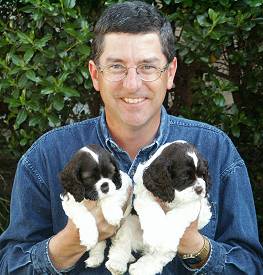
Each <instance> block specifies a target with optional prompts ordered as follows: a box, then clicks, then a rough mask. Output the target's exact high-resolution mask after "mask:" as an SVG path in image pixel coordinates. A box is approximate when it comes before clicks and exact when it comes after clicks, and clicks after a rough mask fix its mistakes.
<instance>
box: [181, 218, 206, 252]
mask: <svg viewBox="0 0 263 275" xmlns="http://www.w3.org/2000/svg"><path fill="white" fill-rule="evenodd" d="M197 225H198V222H197V220H195V221H194V222H192V223H191V224H190V226H189V227H187V229H186V230H185V232H184V235H183V236H182V238H181V240H180V243H179V246H178V253H179V254H186V253H187V254H188V253H197V252H198V251H200V250H201V249H202V247H203V245H204V238H203V236H202V235H201V234H200V233H199V231H198V227H197Z"/></svg>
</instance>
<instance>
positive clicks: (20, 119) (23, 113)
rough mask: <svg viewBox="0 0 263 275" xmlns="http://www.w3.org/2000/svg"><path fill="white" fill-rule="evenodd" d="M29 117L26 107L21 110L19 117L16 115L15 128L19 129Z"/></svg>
mask: <svg viewBox="0 0 263 275" xmlns="http://www.w3.org/2000/svg"><path fill="white" fill-rule="evenodd" d="M26 119H27V111H26V110H25V109H22V110H20V111H19V113H18V115H17V117H16V122H15V125H14V127H15V129H18V128H19V126H20V125H21V124H22V123H23V122H24V121H25V120H26Z"/></svg>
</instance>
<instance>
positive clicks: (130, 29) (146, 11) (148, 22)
mask: <svg viewBox="0 0 263 275" xmlns="http://www.w3.org/2000/svg"><path fill="white" fill-rule="evenodd" d="M118 32H119V33H131V34H146V33H157V34H158V36H159V38H160V43H161V46H162V52H163V54H164V55H165V57H166V59H167V61H168V62H171V61H172V60H173V58H174V56H175V38H174V34H173V30H172V27H171V24H170V22H169V21H168V20H167V19H166V18H165V17H164V16H162V15H161V14H160V12H159V11H158V10H157V9H156V8H155V7H154V6H151V5H149V4H147V3H144V2H141V1H127V2H124V3H118V4H113V5H112V6H110V7H109V8H107V9H106V10H105V11H104V12H103V14H102V15H101V17H100V18H99V20H98V22H97V23H96V25H95V28H94V34H95V37H94V40H93V41H92V59H93V60H94V61H95V63H97V62H98V59H99V57H100V56H101V54H102V52H103V46H104V43H103V42H104V36H105V34H107V33H118Z"/></svg>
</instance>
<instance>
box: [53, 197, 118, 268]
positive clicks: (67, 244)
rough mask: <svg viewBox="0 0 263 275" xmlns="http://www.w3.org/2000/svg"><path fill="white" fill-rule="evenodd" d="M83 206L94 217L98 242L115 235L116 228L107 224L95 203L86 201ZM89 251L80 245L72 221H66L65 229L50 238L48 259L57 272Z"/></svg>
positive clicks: (76, 230)
mask: <svg viewBox="0 0 263 275" xmlns="http://www.w3.org/2000/svg"><path fill="white" fill-rule="evenodd" d="M85 206H86V207H87V209H88V210H89V211H90V212H91V213H92V215H93V216H94V217H95V220H96V224H97V227H98V231H99V241H102V240H105V239H107V238H109V237H111V236H112V235H114V234H115V232H116V230H117V227H115V226H112V225H110V224H108V223H107V221H106V220H105V219H104V217H103V214H102V210H101V208H100V207H98V205H97V202H96V201H86V202H85ZM89 249H90V248H87V247H85V246H83V245H81V244H80V238H79V230H78V228H77V227H76V226H75V224H74V223H73V221H72V220H71V219H68V223H67V225H66V226H65V228H64V229H63V230H61V231H60V232H59V233H57V234H56V235H55V236H54V237H53V238H51V240H50V242H49V257H50V260H51V261H52V264H53V265H54V266H55V267H56V268H57V269H58V270H61V269H66V268H69V267H71V266H73V265H74V264H75V263H76V262H77V261H78V260H79V259H80V257H81V256H82V255H83V254H84V253H85V252H86V251H87V250H89Z"/></svg>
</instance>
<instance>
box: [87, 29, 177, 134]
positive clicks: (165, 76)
mask: <svg viewBox="0 0 263 275" xmlns="http://www.w3.org/2000/svg"><path fill="white" fill-rule="evenodd" d="M113 64H116V65H118V64H121V65H124V66H126V67H128V68H130V69H129V70H128V74H127V76H126V78H124V79H123V80H121V81H118V82H110V81H109V80H107V79H105V78H104V77H103V73H101V72H99V70H98V69H97V68H96V66H95V64H94V62H93V61H90V64H89V69H90V73H91V77H92V81H93V85H94V88H95V89H96V90H97V91H99V92H100V94H101V97H102V100H103V102H104V105H105V112H106V119H107V123H108V125H109V127H110V128H111V126H112V127H115V128H116V127H119V128H120V129H121V128H122V127H126V128H127V127H130V128H132V129H134V130H136V129H139V128H141V127H144V126H150V127H151V126H152V127H153V128H156V126H157V127H158V125H159V122H160V108H161V105H162V102H163V100H164V98H165V94H166V91H167V89H170V88H171V87H172V84H173V78H174V75H175V71H176V59H174V60H173V62H172V63H171V64H170V65H169V67H168V69H167V70H166V71H165V72H163V73H162V75H161V77H160V78H159V79H157V80H155V81H153V82H145V81H143V80H141V79H140V76H139V75H138V74H137V73H136V69H135V68H136V67H137V66H138V65H141V64H148V65H154V66H156V67H159V68H163V67H164V66H165V65H166V64H167V60H166V58H165V56H164V54H163V53H162V49H161V44H160V40H159V37H158V35H157V34H156V33H149V34H127V33H110V34H106V35H105V38H104V47H103V53H102V55H101V56H100V58H99V65H100V66H102V67H104V66H107V65H113ZM148 129H149V127H148Z"/></svg>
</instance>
